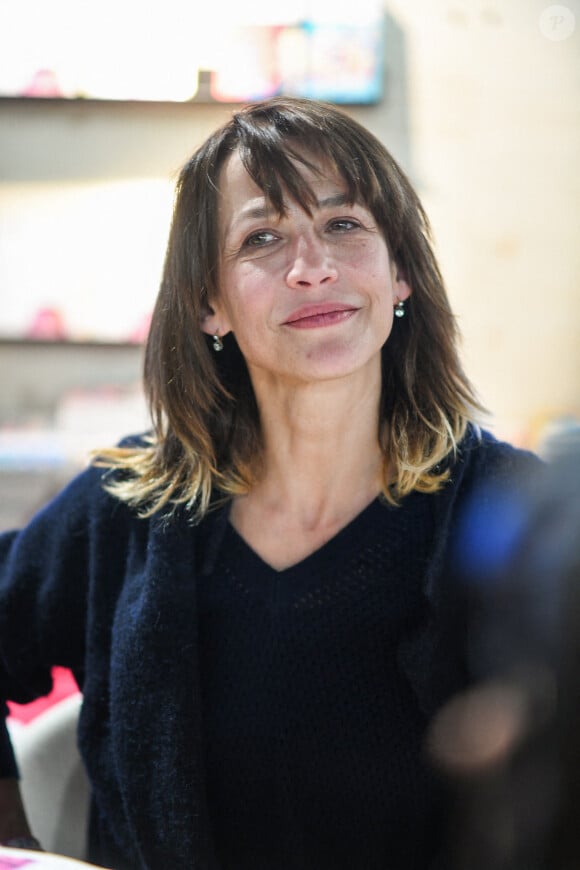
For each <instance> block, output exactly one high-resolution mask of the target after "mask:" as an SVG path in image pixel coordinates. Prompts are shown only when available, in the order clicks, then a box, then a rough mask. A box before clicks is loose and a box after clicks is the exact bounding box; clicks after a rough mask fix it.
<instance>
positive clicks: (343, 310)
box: [284, 302, 358, 329]
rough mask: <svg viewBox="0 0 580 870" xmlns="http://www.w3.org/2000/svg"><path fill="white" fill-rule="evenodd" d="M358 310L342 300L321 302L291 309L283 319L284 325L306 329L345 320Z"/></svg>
mask: <svg viewBox="0 0 580 870" xmlns="http://www.w3.org/2000/svg"><path fill="white" fill-rule="evenodd" d="M357 311H358V308H356V307H355V306H354V305H349V304H348V303H344V302H323V303H319V304H318V305H303V306H302V307H301V308H297V309H296V311H293V312H292V314H290V315H289V317H287V318H286V320H285V321H284V326H292V327H295V328H299V329H300V328H301V329H308V328H311V329H312V328H316V327H319V326H331V325H332V324H334V323H340V322H341V321H343V320H347V319H348V318H349V317H351V316H352V315H353V314H355V313H356V312H357Z"/></svg>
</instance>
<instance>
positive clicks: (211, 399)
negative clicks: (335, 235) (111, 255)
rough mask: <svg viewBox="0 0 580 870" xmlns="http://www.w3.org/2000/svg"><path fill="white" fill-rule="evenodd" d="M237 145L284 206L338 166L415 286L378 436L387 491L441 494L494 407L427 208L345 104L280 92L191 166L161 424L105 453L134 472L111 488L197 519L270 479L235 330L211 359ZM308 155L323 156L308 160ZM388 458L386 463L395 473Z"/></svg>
mask: <svg viewBox="0 0 580 870" xmlns="http://www.w3.org/2000/svg"><path fill="white" fill-rule="evenodd" d="M235 151H237V152H238V153H239V155H240V158H241V160H242V162H243V164H244V166H245V168H246V170H247V171H248V173H249V175H250V176H251V177H252V178H253V179H254V181H255V182H256V184H257V185H258V186H259V187H260V188H261V189H262V190H263V191H264V193H265V195H266V197H267V198H268V199H269V200H270V202H271V204H272V205H273V207H274V208H275V209H276V210H278V211H279V212H280V213H283V211H284V197H290V198H292V199H294V200H296V201H297V202H298V203H299V204H300V205H301V206H302V208H304V209H305V210H307V211H309V209H310V207H311V205H312V203H313V194H312V191H310V190H309V189H308V188H307V187H305V184H304V179H303V176H302V175H301V174H300V172H299V169H298V168H297V163H298V164H300V163H301V164H306V165H308V166H309V167H310V168H312V169H316V164H317V163H318V165H320V164H323V165H325V166H329V165H330V166H331V167H333V168H334V169H335V170H336V171H337V172H338V173H339V174H340V176H341V177H342V179H343V181H344V183H345V185H346V188H347V192H348V195H349V197H350V198H351V201H352V202H359V203H361V204H363V205H364V206H366V207H367V208H368V209H369V210H370V211H371V213H372V214H373V216H374V218H375V220H376V222H377V225H378V226H379V228H380V229H381V230H382V233H383V235H384V238H385V240H386V243H387V246H388V249H389V253H390V255H391V257H392V258H393V259H394V261H395V262H396V264H397V267H398V269H399V271H400V272H401V273H402V274H403V276H404V278H405V280H406V281H407V283H408V284H409V285H410V286H411V288H412V290H413V294H412V297H411V299H410V300H409V302H408V304H407V316H406V317H405V318H401V319H400V320H397V321H396V322H395V324H394V327H395V328H394V329H393V330H392V332H391V335H390V337H389V339H388V341H387V342H386V344H385V345H384V348H383V351H382V355H383V385H382V398H381V407H380V420H379V442H380V445H381V449H382V451H383V454H384V456H385V460H389V463H390V468H391V469H394V474H391V476H390V477H389V478H388V479H387V475H386V470H385V475H384V477H385V480H384V494H385V496H386V497H387V498H388V499H389V500H390V501H391V502H396V501H398V500H399V499H400V498H401V497H402V496H404V495H406V494H407V493H409V492H411V491H412V490H414V489H417V490H421V491H426V492H434V491H436V490H437V489H438V488H439V487H440V486H441V484H442V483H443V481H444V480H445V479H446V477H447V475H448V470H446V468H445V460H446V458H447V457H449V456H450V454H453V452H454V451H455V449H456V447H457V444H458V442H459V441H460V440H461V438H462V437H463V435H464V433H465V429H466V426H467V423H468V422H469V420H470V419H472V418H474V416H475V414H476V413H478V412H481V411H482V410H483V409H482V408H481V406H480V405H479V403H478V401H477V398H476V397H475V394H474V392H473V390H472V387H471V385H470V384H469V382H468V380H467V379H466V377H465V375H464V373H463V370H462V367H461V364H460V361H459V356H458V350H457V344H458V333H457V328H456V324H455V320H454V317H453V314H452V312H451V309H450V306H449V302H448V299H447V294H446V291H445V287H444V284H443V279H442V277H441V274H440V271H439V267H438V265H437V261H436V259H435V255H434V253H433V250H432V247H431V244H430V241H429V237H430V229H429V223H428V219H427V217H426V215H425V212H424V210H423V207H422V205H421V202H420V201H419V198H418V196H417V194H416V192H415V190H414V189H413V187H412V185H411V184H410V182H409V180H408V179H407V177H406V176H405V174H404V173H403V172H402V170H401V169H400V168H399V166H398V165H397V163H396V162H395V161H394V160H393V158H392V157H391V155H390V154H389V153H388V151H387V150H386V149H385V148H384V146H383V145H382V144H381V143H380V142H379V141H378V139H376V137H375V136H373V135H372V134H371V133H370V132H369V131H368V130H366V129H365V128H364V127H362V126H361V125H360V124H358V123H357V122H356V121H354V120H352V119H351V118H349V117H348V116H347V115H346V114H344V113H343V112H341V111H339V110H337V109H336V108H334V107H333V106H330V105H327V104H324V103H319V102H314V101H309V100H302V99H294V98H275V99H272V100H268V101H266V102H263V103H258V104H254V105H251V106H249V107H247V108H244V109H242V110H241V111H238V112H236V113H235V114H234V115H233V116H232V118H231V120H230V121H229V122H228V123H226V124H225V125H224V126H223V127H221V128H220V129H219V130H217V131H216V132H215V133H213V134H212V135H211V136H210V137H209V138H208V139H207V140H206V142H205V143H204V144H203V145H202V146H201V147H200V148H199V149H198V150H197V151H196V152H195V154H194V155H193V156H192V158H191V159H190V160H189V162H188V163H187V164H186V165H185V166H184V167H183V169H182V171H181V173H180V176H179V180H178V183H177V191H176V201H175V207H174V214H173V221H172V226H171V231H170V236H169V242H168V247H167V254H166V259H165V266H164V273H163V278H162V282H161V288H160V292H159V295H158V298H157V302H156V305H155V310H154V313H153V319H152V324H151V330H150V334H149V338H148V341H147V346H146V353H145V371H144V379H145V390H146V395H147V398H148V401H149V405H150V409H151V415H152V421H153V432H152V434H151V435H150V436H149V437H148V438H147V439H145V440H144V441H141V442H139V443H137V444H135V445H133V446H126V447H119V448H115V449H112V450H105V451H101V452H100V453H99V459H98V462H99V464H104V465H107V466H111V467H116V468H121V469H124V471H125V473H123V474H121V475H115V476H114V477H113V478H111V479H110V480H109V483H108V488H109V490H111V491H112V492H114V493H116V494H117V495H118V496H119V497H120V498H121V499H123V500H124V501H128V502H129V503H131V504H134V505H136V506H137V507H138V508H139V509H140V511H141V513H143V514H144V515H148V514H150V513H152V512H154V511H156V510H159V509H160V508H162V507H165V506H168V505H169V504H175V503H183V502H185V503H187V505H188V506H189V508H190V509H191V510H192V512H193V515H194V517H196V518H200V517H201V516H203V514H204V513H205V512H206V510H207V508H208V505H209V504H210V501H211V496H212V493H215V492H221V493H222V494H228V495H235V494H240V493H243V492H247V491H248V490H249V489H250V488H251V486H252V483H253V481H254V480H255V479H256V476H257V475H258V474H259V469H260V459H261V455H262V440H261V430H260V421H259V415H258V410H257V406H256V402H255V399H254V394H253V390H252V386H251V382H250V378H249V375H248V371H247V368H246V365H245V362H244V359H243V357H242V355H241V353H240V350H239V348H238V346H237V344H236V341H235V338H234V337H233V335H231V334H229V335H228V336H226V338H225V340H224V350H223V352H222V353H219V354H215V353H212V351H211V349H210V345H209V340H208V336H206V335H205V334H204V333H203V331H202V329H201V321H202V318H203V315H204V312H207V306H208V304H209V301H210V300H211V299H214V298H217V296H218V295H219V287H218V284H219V278H218V268H219V262H220V250H219V243H218V181H219V176H220V171H221V169H222V167H223V164H224V162H225V160H226V159H227V157H228V156H229V155H231V154H232V153H233V152H235ZM309 158H310V159H312V158H313V160H314V162H313V163H310V162H309ZM386 468H387V461H385V469H386Z"/></svg>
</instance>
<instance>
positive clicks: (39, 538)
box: [0, 431, 537, 870]
mask: <svg viewBox="0 0 580 870" xmlns="http://www.w3.org/2000/svg"><path fill="white" fill-rule="evenodd" d="M536 463H537V460H535V458H532V457H531V456H530V455H529V454H526V453H524V452H521V451H517V450H514V449H513V448H512V447H510V446H508V445H506V444H502V443H499V442H497V441H496V440H495V439H493V438H492V437H491V436H490V435H487V434H484V435H483V436H481V437H479V436H478V435H477V434H476V433H475V432H474V431H470V432H469V433H468V435H467V436H466V438H465V440H464V442H463V444H462V445H461V451H460V454H459V457H458V459H457V461H456V462H455V464H454V465H453V468H452V474H451V478H450V480H449V482H448V483H447V484H446V486H445V487H444V488H443V489H442V490H441V491H440V492H439V493H438V494H436V495H432V496H428V497H424V502H425V504H426V506H427V513H428V514H429V519H428V521H427V522H426V526H425V534H426V539H425V541H424V542H423V544H422V546H421V547H420V548H418V549H417V548H415V549H414V551H413V552H412V553H410V554H409V558H410V559H414V560H415V564H414V565H413V566H410V567H409V571H410V575H412V576H413V577H415V578H418V577H420V579H421V583H420V586H421V596H422V600H421V606H420V608H419V610H416V611H415V613H416V614H419V613H420V618H419V619H417V620H414V619H413V618H412V617H411V619H410V621H409V624H408V626H407V628H408V630H406V631H405V632H403V633H402V634H401V637H400V640H399V642H398V644H397V649H396V662H397V671H398V674H400V676H401V678H402V679H403V680H404V681H405V684H406V686H407V688H408V691H409V692H410V693H411V695H412V697H413V698H414V699H415V703H416V711H418V712H417V715H420V716H421V718H422V720H424V721H426V720H427V719H428V718H429V717H430V716H431V715H432V714H433V712H434V711H435V710H436V709H437V707H438V706H439V705H440V704H441V703H443V701H444V700H445V699H446V698H447V697H449V695H450V693H451V692H453V691H454V690H456V689H457V688H458V686H459V685H461V683H462V680H463V679H464V674H463V670H462V655H461V644H460V642H459V638H458V637H457V635H456V634H455V632H454V629H453V627H451V628H450V626H453V620H450V619H449V618H448V615H449V614H450V613H452V612H453V607H452V601H453V598H452V595H451V592H452V588H451V583H450V577H451V574H452V571H451V568H450V565H449V564H448V554H449V553H450V552H451V551H452V537H453V530H454V529H455V528H456V523H455V519H456V518H457V516H458V515H459V512H460V511H461V507H462V503H463V502H464V500H465V499H466V498H468V497H470V496H472V495H473V493H474V491H475V490H476V488H477V487H478V485H479V484H482V483H484V482H490V481H495V482H497V483H498V484H501V483H502V482H506V481H510V480H511V479H512V476H513V475H514V474H515V472H516V471H517V470H521V469H522V468H523V469H526V468H532V467H534V468H535V466H536ZM102 476H103V471H102V469H96V468H89V469H87V470H86V471H85V472H83V473H82V474H80V475H79V476H78V477H77V478H75V480H73V481H72V482H71V484H69V486H68V487H67V488H66V489H65V490H64V491H63V492H62V493H61V494H60V495H58V496H57V497H56V498H55V499H54V500H53V501H52V502H51V503H50V504H49V505H48V506H47V507H46V508H44V509H43V510H42V511H40V512H39V514H38V515H37V516H36V517H35V518H34V519H33V521H32V522H31V523H30V525H29V526H28V527H27V528H26V529H24V530H23V531H21V532H20V533H16V532H15V533H9V534H6V535H3V536H0V696H2V697H3V698H6V699H11V700H14V701H18V702H21V703H22V702H26V701H28V700H31V699H33V698H35V697H37V696H38V695H41V694H43V693H46V692H47V691H48V690H49V689H50V668H51V666H52V665H63V666H65V667H70V668H71V669H72V670H73V672H74V674H75V676H76V677H77V680H78V682H79V685H80V687H81V689H82V691H83V694H84V704H83V709H82V712H81V720H80V731H79V744H80V749H81V753H82V755H83V758H84V761H85V764H86V767H87V772H88V775H89V779H90V781H91V785H92V790H93V812H92V818H91V853H90V855H89V857H90V859H91V860H93V861H95V862H102V863H103V864H104V865H106V866H109V867H114V868H115V870H121V868H123V870H125V868H127V870H129V868H130V870H169V868H171V870H192V868H193V870H202V868H203V870H220V865H219V861H218V858H217V857H216V850H215V847H214V843H213V835H212V825H211V823H210V818H209V811H208V800H207V796H206V794H207V787H206V775H205V758H204V730H203V704H202V695H203V693H204V691H205V690H203V689H202V680H201V677H200V623H202V622H203V620H202V619H200V615H199V613H198V589H199V584H200V580H201V581H202V582H207V581H208V580H209V578H210V577H211V575H214V576H215V572H216V569H217V568H218V566H219V559H220V554H221V544H222V541H223V535H224V534H225V532H226V530H227V511H221V512H220V514H219V515H216V516H215V517H214V518H213V519H211V520H206V521H204V522H203V523H201V524H200V525H199V526H197V527H194V526H192V525H191V523H190V522H189V520H188V517H187V515H186V513H185V511H182V510H180V511H177V512H176V513H175V515H173V516H172V518H171V519H170V520H167V519H165V518H163V517H154V518H152V519H150V520H142V519H139V518H137V517H136V516H135V513H134V512H133V511H132V510H131V509H129V508H128V507H127V506H126V505H124V504H122V503H120V502H118V501H117V500H115V499H113V498H112V497H111V496H109V495H108V494H107V493H106V492H105V491H104V490H103V488H102ZM483 497H485V496H482V498H483ZM414 498H415V497H414V496H411V497H409V498H408V499H406V500H404V501H403V503H402V505H401V507H400V508H398V511H400V512H401V518H403V517H404V514H405V511H408V510H410V509H411V507H412V505H413V500H414ZM385 582H389V583H391V582H400V578H389V577H387V578H385ZM417 582H418V581H417ZM414 606H415V605H414ZM389 618H390V615H389V614H388V613H385V625H386V626H387V625H388V621H389ZM204 626H205V623H204ZM203 630H205V628H204V629H203ZM344 632H345V633H344V642H345V643H348V623H346V624H345V626H344ZM202 637H203V635H202ZM353 691H355V687H354V685H353ZM232 716H235V711H232ZM369 717H372V711H369ZM366 727H367V728H372V727H373V726H372V722H370V720H369V724H367V725H366ZM400 730H401V732H402V733H399V734H397V735H395V737H396V739H397V741H399V742H400V744H401V745H403V744H404V742H405V731H406V727H405V726H404V725H401V726H400ZM336 740H337V746H339V748H340V721H337V722H336ZM0 764H1V765H2V767H1V770H0V772H1V773H2V775H5V776H6V775H14V772H15V768H14V763H13V759H12V756H11V754H10V750H9V744H8V741H7V738H6V735H5V734H4V735H3V736H2V738H1V739H0ZM336 764H337V766H338V767H339V766H340V764H341V752H340V751H339V752H338V753H337V761H336ZM265 809H266V808H265ZM290 833H291V832H290ZM272 870H277V868H272ZM353 870H354V868H353Z"/></svg>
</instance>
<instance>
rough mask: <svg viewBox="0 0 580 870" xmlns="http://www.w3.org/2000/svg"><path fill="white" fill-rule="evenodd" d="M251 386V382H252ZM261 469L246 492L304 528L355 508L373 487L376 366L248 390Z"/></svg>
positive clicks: (377, 456)
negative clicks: (257, 426) (257, 422)
mask: <svg viewBox="0 0 580 870" xmlns="http://www.w3.org/2000/svg"><path fill="white" fill-rule="evenodd" d="M255 387H256V384H255ZM256 397H257V401H258V407H259V409H260V419H261V425H262V431H263V437H264V445H265V462H264V473H263V475H262V477H261V479H260V481H259V483H258V484H257V485H256V487H255V489H254V490H253V491H252V493H251V497H253V498H254V499H256V498H258V499H259V500H260V502H261V503H262V504H263V505H268V506H269V508H270V509H271V510H273V511H276V510H277V509H279V507H280V505H281V504H283V505H284V506H285V508H284V509H285V511H289V512H290V513H291V514H293V515H294V516H295V518H296V520H297V521H298V522H300V524H302V525H304V527H306V528H313V527H315V526H316V525H325V524H333V523H335V522H336V521H337V520H338V519H340V516H341V514H342V512H343V511H345V512H348V513H349V514H352V513H353V510H354V511H355V512H356V510H360V509H362V508H363V507H364V506H366V505H367V504H368V503H369V502H370V501H372V499H373V498H375V497H376V495H378V493H379V492H380V489H381V480H382V465H383V458H382V454H381V450H380V447H379V443H378V412H379V400H380V371H376V372H373V373H370V374H369V371H368V369H367V370H366V371H365V372H363V373H361V376H360V377H353V378H351V379H348V380H347V379H341V380H336V381H330V382H324V383H319V382H317V383H313V384H301V385H298V386H294V387H292V388H288V387H285V388H277V389H276V388H274V389H272V388H268V389H267V390H265V389H261V388H260V384H259V381H258V384H257V389H256Z"/></svg>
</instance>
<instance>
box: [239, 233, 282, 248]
mask: <svg viewBox="0 0 580 870" xmlns="http://www.w3.org/2000/svg"><path fill="white" fill-rule="evenodd" d="M277 239H278V236H277V235H276V234H275V233H273V232H271V231H270V230H258V231H257V232H255V233H251V234H250V235H249V236H248V237H247V239H245V240H244V243H243V245H242V247H244V248H263V247H264V246H265V245H269V244H270V243H271V242H275V241H276V240H277Z"/></svg>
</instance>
